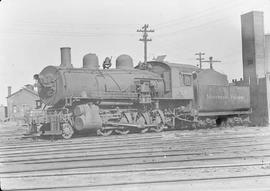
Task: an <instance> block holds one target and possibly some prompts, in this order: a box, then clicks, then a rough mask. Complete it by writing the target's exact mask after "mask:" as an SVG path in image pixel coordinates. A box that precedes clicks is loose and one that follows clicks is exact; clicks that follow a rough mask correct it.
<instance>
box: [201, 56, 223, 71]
mask: <svg viewBox="0 0 270 191" xmlns="http://www.w3.org/2000/svg"><path fill="white" fill-rule="evenodd" d="M202 62H208V63H209V64H210V69H213V63H216V62H221V61H220V60H213V56H210V57H209V60H205V61H202Z"/></svg>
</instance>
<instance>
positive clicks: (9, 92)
mask: <svg viewBox="0 0 270 191" xmlns="http://www.w3.org/2000/svg"><path fill="white" fill-rule="evenodd" d="M10 95H11V86H8V96H10Z"/></svg>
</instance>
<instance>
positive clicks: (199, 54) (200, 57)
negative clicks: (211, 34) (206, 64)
mask: <svg viewBox="0 0 270 191" xmlns="http://www.w3.org/2000/svg"><path fill="white" fill-rule="evenodd" d="M195 55H198V56H199V58H196V60H199V63H200V68H202V61H203V60H204V58H203V57H202V56H203V55H205V53H203V52H198V53H196V54H195Z"/></svg>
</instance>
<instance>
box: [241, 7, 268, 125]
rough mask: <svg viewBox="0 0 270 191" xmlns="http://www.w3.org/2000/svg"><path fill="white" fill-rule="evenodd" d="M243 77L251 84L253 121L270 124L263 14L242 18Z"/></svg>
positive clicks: (250, 14)
mask: <svg viewBox="0 0 270 191" xmlns="http://www.w3.org/2000/svg"><path fill="white" fill-rule="evenodd" d="M241 26H242V28H241V29H242V54H243V55H242V56H243V77H244V81H245V82H249V83H250V105H251V108H252V115H251V121H252V122H253V123H254V124H257V125H265V124H266V123H268V107H267V105H268V104H267V92H266V91H267V88H266V86H267V84H266V78H265V75H266V70H265V69H266V66H265V49H264V46H265V36H264V19H263V12H260V11H252V12H249V13H246V14H244V15H242V16H241Z"/></svg>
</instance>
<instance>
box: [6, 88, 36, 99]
mask: <svg viewBox="0 0 270 191" xmlns="http://www.w3.org/2000/svg"><path fill="white" fill-rule="evenodd" d="M23 90H25V91H27V92H29V93H31V94H33V95H35V96H38V93H37V92H36V91H34V90H31V89H29V88H27V87H23V88H21V89H20V90H18V91H16V92H14V93H12V94H11V95H9V96H7V98H10V97H12V96H14V95H16V94H18V93H20V92H22V91H23Z"/></svg>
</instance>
